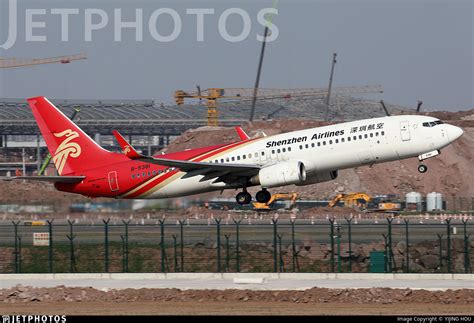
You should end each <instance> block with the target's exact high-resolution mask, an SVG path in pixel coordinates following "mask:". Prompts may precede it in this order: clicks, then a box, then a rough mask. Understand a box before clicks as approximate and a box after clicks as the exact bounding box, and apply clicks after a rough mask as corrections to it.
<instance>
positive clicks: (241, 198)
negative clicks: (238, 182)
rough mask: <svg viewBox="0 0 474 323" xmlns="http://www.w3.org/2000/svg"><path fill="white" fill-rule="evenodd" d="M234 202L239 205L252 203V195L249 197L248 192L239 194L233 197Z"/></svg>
mask: <svg viewBox="0 0 474 323" xmlns="http://www.w3.org/2000/svg"><path fill="white" fill-rule="evenodd" d="M235 200H236V201H237V203H239V205H247V204H249V203H250V201H252V195H250V194H249V193H248V192H240V193H239V194H237V196H236V197H235Z"/></svg>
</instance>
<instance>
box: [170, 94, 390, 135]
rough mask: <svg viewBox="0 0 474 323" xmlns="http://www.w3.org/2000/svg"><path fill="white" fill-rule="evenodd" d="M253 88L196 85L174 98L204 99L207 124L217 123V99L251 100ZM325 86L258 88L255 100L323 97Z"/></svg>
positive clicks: (181, 99) (178, 100) (177, 102)
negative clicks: (202, 87) (193, 90)
mask: <svg viewBox="0 0 474 323" xmlns="http://www.w3.org/2000/svg"><path fill="white" fill-rule="evenodd" d="M254 90H255V89H254V88H209V89H205V90H201V89H200V87H199V86H198V90H197V91H196V92H187V91H183V90H177V91H175V94H174V99H175V102H176V104H177V105H183V104H184V100H185V99H198V100H200V101H201V100H206V106H207V125H208V126H217V125H218V110H217V108H218V100H219V101H220V100H230V101H239V102H245V101H248V102H251V101H253V100H254V99H255V97H254ZM327 92H328V91H327V89H326V88H300V89H259V90H258V93H259V95H258V96H257V98H256V100H277V99H287V100H289V99H311V98H325V97H326V96H327ZM332 93H334V94H336V95H352V94H373V93H383V89H382V86H381V85H365V86H347V87H336V88H334V89H333V90H332Z"/></svg>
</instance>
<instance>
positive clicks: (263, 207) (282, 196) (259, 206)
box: [252, 193, 298, 211]
mask: <svg viewBox="0 0 474 323" xmlns="http://www.w3.org/2000/svg"><path fill="white" fill-rule="evenodd" d="M297 198H298V193H276V194H272V196H271V198H270V200H268V202H266V203H260V202H252V204H253V208H254V209H255V210H258V211H267V210H271V209H272V206H273V204H274V202H276V201H281V200H289V201H290V204H289V206H288V208H289V209H291V208H292V207H294V206H295V202H296V199H297Z"/></svg>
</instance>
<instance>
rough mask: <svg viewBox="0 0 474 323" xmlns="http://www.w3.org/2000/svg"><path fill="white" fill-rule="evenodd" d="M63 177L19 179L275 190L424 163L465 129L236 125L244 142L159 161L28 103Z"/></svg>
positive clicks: (386, 122) (76, 189) (168, 193)
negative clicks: (107, 144) (253, 133)
mask: <svg viewBox="0 0 474 323" xmlns="http://www.w3.org/2000/svg"><path fill="white" fill-rule="evenodd" d="M28 103H29V105H30V107H31V109H32V111H33V115H34V117H35V119H36V122H37V123H38V126H39V129H40V131H41V133H42V135H43V137H44V140H45V142H46V144H47V146H48V149H49V152H50V153H51V156H53V161H54V165H55V167H56V170H57V171H58V174H59V176H18V177H16V178H18V179H30V180H45V181H50V182H53V183H54V185H55V187H56V188H57V189H58V190H60V191H64V192H70V193H77V194H82V195H85V196H88V197H113V198H126V199H159V198H170V197H179V196H185V195H191V194H198V193H204V192H210V191H217V190H224V189H239V190H240V189H241V190H242V191H241V192H239V193H238V194H237V196H236V200H237V202H238V203H239V204H241V205H244V204H249V203H250V202H251V200H252V196H251V195H250V194H249V193H248V192H247V188H248V187H250V186H256V185H258V186H260V187H261V190H260V191H259V192H258V193H257V194H256V196H255V199H256V200H257V201H258V202H267V201H268V200H269V199H270V197H271V194H270V193H269V191H268V189H270V188H273V187H278V186H285V185H291V184H295V185H311V184H317V183H321V182H326V181H330V180H333V179H335V178H336V177H337V174H338V171H339V170H341V169H346V168H351V167H359V166H362V165H373V164H377V163H384V162H389V161H394V160H400V159H406V158H413V157H418V160H419V161H420V164H419V166H418V171H419V172H421V173H425V172H426V171H427V167H426V166H425V165H423V164H422V163H421V162H422V161H423V160H426V159H428V158H431V157H434V156H436V155H438V154H439V153H440V150H441V149H442V148H444V147H446V146H447V145H449V144H450V143H452V142H453V141H455V140H456V139H458V138H459V137H460V136H461V135H462V134H463V131H462V130H461V128H458V127H456V126H453V125H449V124H444V123H443V122H442V121H440V120H438V119H436V118H433V117H427V116H418V115H400V116H391V117H383V118H373V119H365V120H359V121H352V122H344V123H339V124H334V125H329V126H324V127H318V128H312V129H306V130H300V131H293V132H289V133H283V134H279V135H274V136H268V137H259V138H250V137H249V136H248V135H247V134H246V133H245V132H244V131H243V130H242V129H241V128H240V127H236V130H237V133H238V135H239V137H240V139H241V140H240V141H239V142H234V143H226V144H220V145H215V146H209V147H202V148H195V149H190V150H185V151H181V152H174V153H168V154H162V155H155V156H145V155H142V154H140V153H138V152H137V151H136V150H135V149H134V148H133V147H132V146H131V145H130V144H129V143H128V142H127V141H126V140H125V139H124V138H123V137H122V136H121V135H120V134H119V133H118V132H117V131H114V135H115V137H116V138H117V141H118V142H119V144H120V146H121V148H122V150H123V154H122V153H116V152H110V151H107V150H105V149H103V148H102V147H100V146H99V145H98V144H97V143H96V142H94V141H93V140H92V139H91V138H90V137H89V136H88V135H87V134H86V133H84V132H83V131H82V130H81V129H80V128H79V127H78V126H77V125H75V124H74V123H73V122H72V121H71V120H70V119H69V118H67V117H66V116H65V115H64V114H63V113H62V112H61V111H59V110H58V109H57V108H56V107H55V106H54V105H53V104H52V103H51V102H50V101H48V99H46V98H45V97H36V98H31V99H28Z"/></svg>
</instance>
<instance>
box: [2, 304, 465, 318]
mask: <svg viewBox="0 0 474 323" xmlns="http://www.w3.org/2000/svg"><path fill="white" fill-rule="evenodd" d="M0 312H1V313H3V314H5V313H9V314H49V315H53V314H54V315H447V314H457V315H473V314H474V310H473V305H472V304H469V305H446V304H444V305H440V304H424V303H412V304H354V303H347V304H340V303H318V304H313V303H311V304H310V303H307V304H294V303H289V304H287V303H283V304H282V303H278V302H259V301H249V302H246V303H242V302H238V301H233V302H225V303H223V302H218V301H213V302H173V301H171V302H163V301H149V302H133V303H131V302H97V301H94V302H81V303H68V302H48V303H29V304H28V305H27V306H25V304H0Z"/></svg>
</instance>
